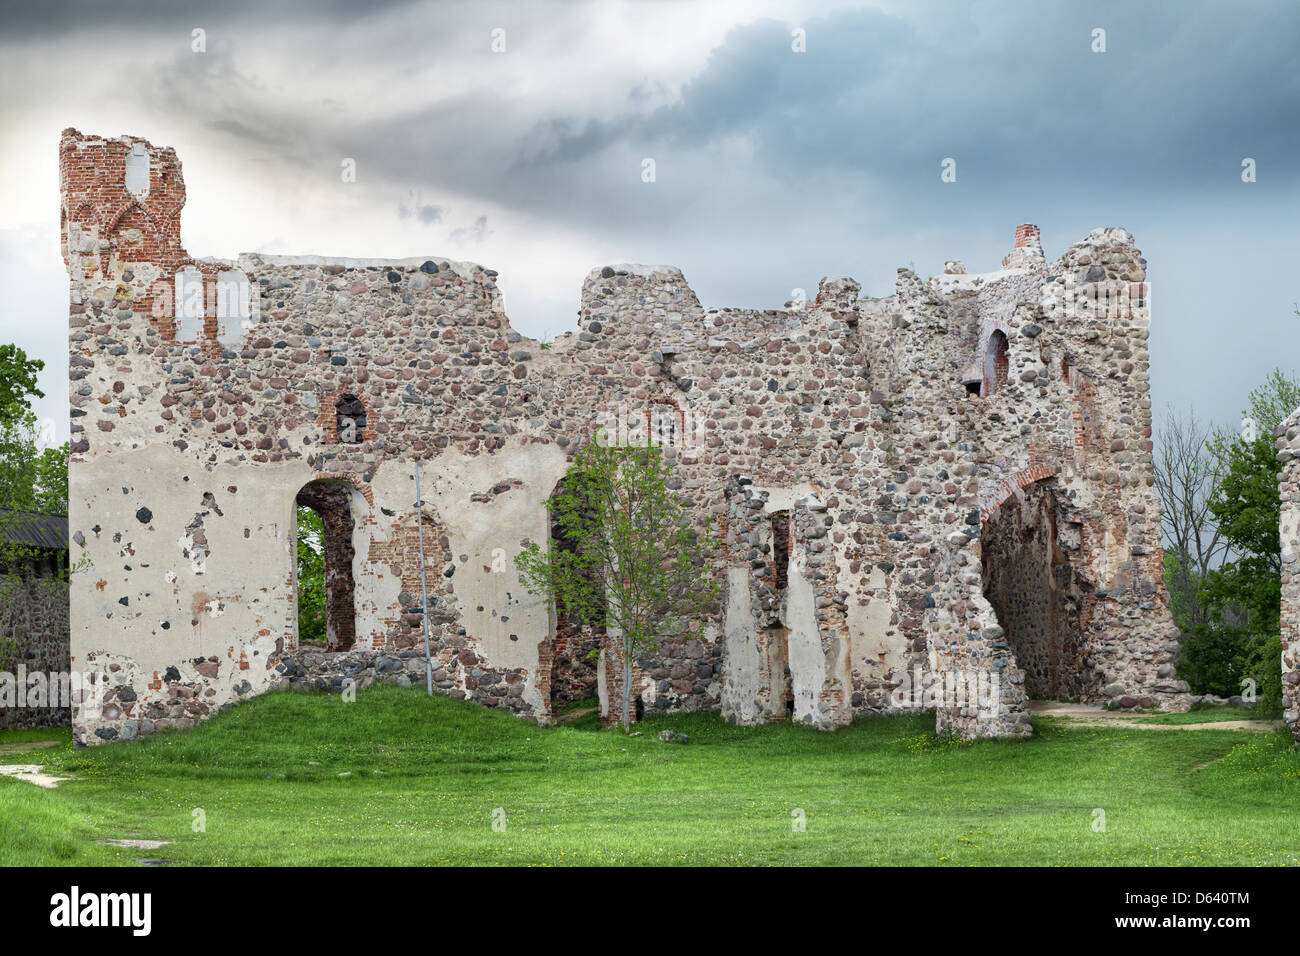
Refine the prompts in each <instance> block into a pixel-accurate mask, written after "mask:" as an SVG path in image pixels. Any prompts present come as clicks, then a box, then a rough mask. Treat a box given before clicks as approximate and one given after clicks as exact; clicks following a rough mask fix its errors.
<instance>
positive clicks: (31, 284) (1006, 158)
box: [0, 0, 1300, 440]
mask: <svg viewBox="0 0 1300 956" xmlns="http://www.w3.org/2000/svg"><path fill="white" fill-rule="evenodd" d="M0 18H2V21H3V27H2V28H0V30H2V32H0V288H2V289H3V290H4V294H3V295H2V296H0V342H16V343H17V344H19V345H20V346H21V347H22V348H24V349H25V350H26V351H27V352H28V354H29V355H32V356H35V357H39V358H41V359H43V360H44V361H45V362H46V368H45V370H44V372H43V373H42V375H41V379H40V384H41V388H42V389H43V390H44V392H45V393H46V397H45V398H44V399H42V400H40V401H39V402H38V403H37V410H38V414H40V415H41V416H42V417H43V418H45V419H48V420H49V421H50V422H52V423H53V425H52V428H53V429H54V434H55V435H56V437H57V439H58V440H63V439H64V438H66V437H67V430H68V429H67V338H66V336H67V277H66V273H65V271H64V266H63V262H62V259H61V258H60V255H59V236H58V202H59V200H58V141H59V134H60V131H61V130H62V129H64V128H65V127H69V126H72V127H76V128H78V129H80V130H81V131H82V132H83V133H87V134H94V135H102V136H119V135H123V134H129V135H132V136H140V137H143V138H145V139H148V140H150V141H151V142H152V143H154V144H155V145H159V146H172V147H174V148H175V149H176V150H177V152H178V154H179V156H180V159H181V161H182V163H183V165H184V170H185V182H186V187H187V189H188V201H187V204H186V208H185V213H184V216H183V220H182V239H183V242H184V245H185V247H186V248H187V250H188V251H189V253H190V254H191V255H194V256H196V257H206V256H217V257H222V258H234V257H235V256H237V255H238V254H240V253H243V252H267V253H278V254H320V255H335V256H355V257H364V258H381V257H394V258H406V257H414V256H439V257H446V258H451V259H459V260H469V261H473V262H478V263H481V264H483V265H484V266H486V267H488V268H491V269H495V270H497V271H498V272H499V273H500V276H499V279H498V282H499V284H500V286H501V289H502V293H503V296H504V300H505V306H506V311H507V313H508V314H509V316H510V319H511V322H512V324H513V325H514V327H515V328H516V329H518V330H519V331H521V332H523V333H524V334H526V335H530V336H535V337H540V338H550V337H553V336H555V335H558V334H563V333H564V332H567V331H570V330H572V329H574V328H575V327H576V315H577V308H578V295H579V289H580V287H581V283H582V280H583V277H584V276H585V275H586V274H587V272H588V271H589V270H590V269H591V268H593V267H595V266H601V265H605V264H610V263H623V262H640V263H647V264H670V265H676V266H678V267H680V268H681V269H682V270H683V272H684V273H685V275H686V277H687V279H688V281H689V282H690V284H691V286H692V287H693V288H694V289H695V291H696V293H697V295H698V296H699V298H700V300H701V302H702V303H703V304H704V306H705V307H706V308H712V307H724V306H736V307H746V308H778V307H780V306H781V305H782V303H784V302H786V301H787V300H788V299H790V298H791V297H792V295H793V294H794V290H795V289H805V290H808V291H809V293H810V294H811V293H812V292H813V291H815V289H816V287H817V282H818V280H819V279H820V278H821V277H822V276H825V275H849V276H853V277H854V278H856V279H857V280H858V281H859V282H861V283H862V286H863V292H864V294H868V295H876V296H880V295H889V294H891V293H892V292H893V289H894V276H895V270H896V269H897V268H898V267H899V266H911V267H913V268H915V269H916V270H917V271H918V272H919V273H920V274H921V275H923V276H926V275H933V274H937V273H939V272H942V271H943V264H944V261H945V260H948V259H960V260H962V261H963V262H964V263H965V265H966V267H967V270H968V271H970V272H985V271H992V270H994V269H997V268H998V267H999V264H1000V261H1001V258H1002V256H1003V255H1004V254H1005V253H1006V252H1007V250H1008V249H1009V248H1010V246H1011V242H1012V234H1013V231H1014V229H1015V226H1016V225H1017V224H1019V223H1022V222H1033V223H1037V224H1038V225H1039V226H1040V227H1041V228H1042V242H1043V246H1044V251H1045V252H1046V254H1047V257H1048V259H1049V260H1051V259H1053V258H1055V257H1057V256H1059V255H1060V254H1061V253H1062V252H1063V251H1064V250H1065V248H1066V247H1067V246H1069V245H1070V244H1071V243H1073V242H1077V241H1079V240H1081V239H1083V238H1084V237H1085V236H1086V235H1087V234H1088V232H1090V231H1091V230H1092V229H1094V228H1097V227H1100V226H1122V227H1124V228H1126V229H1128V230H1129V231H1130V232H1131V233H1133V235H1134V237H1135V239H1136V241H1137V244H1138V246H1139V248H1140V249H1141V250H1142V251H1143V253H1144V255H1145V256H1146V258H1147V260H1148V263H1149V266H1148V280H1149V282H1150V283H1151V303H1152V307H1151V319H1152V324H1151V338H1150V348H1151V389H1152V400H1153V404H1154V407H1155V409H1156V412H1157V415H1159V414H1161V413H1162V412H1163V410H1164V409H1166V408H1173V409H1175V410H1178V411H1180V412H1184V411H1187V410H1193V411H1195V413H1196V414H1197V415H1198V417H1199V418H1201V419H1202V420H1206V421H1212V422H1217V423H1219V424H1222V425H1225V426H1229V427H1232V426H1234V425H1235V423H1236V422H1237V421H1238V420H1239V418H1240V414H1241V411H1242V409H1243V408H1244V407H1245V405H1246V398H1247V393H1248V392H1249V391H1250V389H1251V388H1253V387H1255V386H1256V385H1258V384H1259V383H1261V382H1262V381H1263V379H1264V377H1265V376H1266V375H1267V374H1268V372H1269V371H1270V370H1271V369H1272V368H1274V367H1275V366H1277V367H1280V368H1281V369H1282V370H1283V371H1284V372H1287V373H1289V374H1300V317H1298V316H1297V315H1296V314H1295V311H1294V310H1295V308H1296V306H1295V303H1296V301H1297V300H1298V299H1300V270H1298V269H1297V264H1298V263H1300V238H1298V233H1297V227H1296V218H1297V216H1296V214H1297V212H1298V211H1300V122H1298V121H1297V120H1298V118H1300V70H1297V69H1296V66H1295V65H1296V60H1295V45H1296V41H1297V39H1300V4H1297V3H1295V2H1294V0H1278V2H1251V0H1239V2H1233V3H1209V2H1202V0H1179V2H1167V3H1154V2H1152V3H1134V2H1131V0H1123V2H1104V0H1102V2H1089V3H1087V4H1083V3H1078V2H1054V0H1037V2H1034V3H1022V2H1013V0H1004V2H967V3H958V2H933V3H931V2H924V0H908V2H878V3H836V2H824V3H817V2H777V0H718V2H699V0H695V2H673V0H663V2H648V0H647V2H621V0H595V2H580V0H551V2H537V3H516V4H507V3H500V2H492V0H477V2H466V3H452V2H436V0H435V2H398V0H387V2H383V0H380V2H367V3H357V2H354V0H347V2H344V0H322V2H316V3H305V2H301V3H300V2H278V3H269V2H266V0H232V2H227V3H223V4H219V5H218V4H213V3H211V2H210V0H203V2H196V0H175V2H168V3H161V2H160V3H155V4H140V3H132V2H129V0H117V2H114V3H112V4H105V3H96V2H73V0H41V2H39V3H27V4H23V5H21V6H17V5H15V6H13V7H12V8H9V6H8V5H6V9H5V10H4V12H3V14H0ZM1098 30H1102V31H1104V47H1105V48H1104V52H1101V51H1098V50H1097V49H1095V48H1096V47H1097V46H1098V38H1099V35H1098V34H1097V33H1096V31H1098ZM195 31H201V33H199V34H196V33H195ZM196 36H197V37H198V38H199V40H196ZM200 40H201V42H200ZM800 48H802V49H800ZM946 159H951V160H954V161H955V169H956V180H955V181H954V182H944V181H943V180H942V178H941V175H940V174H941V172H942V164H943V162H944V160H946ZM1248 159H1249V160H1253V167H1254V173H1255V176H1254V181H1253V182H1244V181H1243V162H1244V161H1246V160H1248ZM349 160H350V161H352V162H353V163H354V164H355V169H356V181H355V182H345V181H344V177H343V176H342V175H341V171H342V168H343V164H344V163H345V161H349ZM647 160H651V161H653V171H654V176H653V181H649V182H648V181H646V178H647V177H646V175H645V170H646V168H647Z"/></svg>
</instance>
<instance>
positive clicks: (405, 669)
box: [274, 648, 536, 720]
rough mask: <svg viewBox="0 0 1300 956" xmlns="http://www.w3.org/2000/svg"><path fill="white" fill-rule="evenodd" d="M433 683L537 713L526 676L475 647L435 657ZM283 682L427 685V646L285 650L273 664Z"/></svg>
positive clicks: (326, 686) (338, 688)
mask: <svg viewBox="0 0 1300 956" xmlns="http://www.w3.org/2000/svg"><path fill="white" fill-rule="evenodd" d="M433 668H434V670H433V686H434V689H435V690H437V691H438V692H440V693H443V694H446V695H447V696H448V697H454V698H456V699H457V700H474V701H477V702H478V703H481V704H483V705H485V706H487V707H500V708H503V709H505V710H509V711H512V712H514V713H516V714H518V715H519V716H521V717H524V718H525V719H533V720H535V719H536V717H535V716H534V715H532V714H531V708H530V707H529V705H528V704H527V703H526V702H525V701H524V699H523V692H524V682H525V678H524V675H523V674H520V673H518V672H514V671H501V670H495V669H492V668H488V667H486V666H484V665H483V663H482V662H481V661H479V660H477V658H475V655H474V653H473V651H470V650H468V649H467V650H465V651H463V652H462V653H461V655H460V656H459V657H453V658H451V659H450V660H440V659H438V658H437V657H435V658H434V661H433ZM274 669H275V671H276V672H277V673H278V674H279V677H280V680H279V683H281V684H282V685H287V686H289V687H292V688H315V689H318V690H329V691H335V692H342V691H343V690H345V689H346V688H347V681H349V680H352V681H355V682H356V686H357V687H358V688H361V687H369V686H370V685H371V684H373V683H374V682H375V681H377V680H382V681H388V682H390V683H393V684H399V685H401V686H403V687H410V686H411V685H412V684H415V685H419V686H424V682H425V676H424V675H425V658H424V650H423V649H422V648H421V649H419V650H414V649H411V650H404V651H391V652H386V651H367V650H360V651H320V650H314V649H311V650H304V649H301V648H300V649H299V650H298V652H297V653H295V654H286V655H284V656H283V657H282V658H281V659H280V662H279V663H278V664H277V665H276V666H275V668H274Z"/></svg>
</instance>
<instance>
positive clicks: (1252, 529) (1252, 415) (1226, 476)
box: [1180, 369, 1300, 710]
mask: <svg viewBox="0 0 1300 956" xmlns="http://www.w3.org/2000/svg"><path fill="white" fill-rule="evenodd" d="M1297 406H1300V381H1297V380H1295V379H1293V378H1290V377H1288V376H1286V375H1284V374H1282V372H1281V371H1279V370H1277V369H1274V371H1273V372H1272V373H1271V374H1270V375H1269V377H1268V378H1267V379H1266V380H1265V382H1264V384H1263V385H1261V386H1260V387H1259V388H1256V389H1255V390H1253V391H1252V392H1251V393H1250V407H1249V410H1248V411H1247V412H1246V413H1245V415H1244V416H1243V419H1242V424H1243V428H1242V431H1241V432H1240V433H1229V432H1216V434H1215V436H1214V438H1213V439H1211V441H1210V443H1209V447H1210V450H1211V452H1212V454H1213V455H1214V456H1215V457H1216V458H1217V460H1218V462H1219V469H1220V471H1219V482H1218V486H1217V488H1216V489H1215V492H1214V494H1213V496H1212V497H1211V498H1210V499H1209V510H1210V513H1211V514H1212V515H1213V517H1214V520H1215V521H1216V522H1217V525H1218V529H1219V533H1220V534H1221V536H1222V537H1223V540H1224V541H1225V542H1226V543H1227V546H1228V547H1229V549H1230V550H1231V552H1232V553H1233V554H1235V555H1236V556H1237V557H1236V558H1235V559H1234V560H1232V561H1226V562H1224V563H1223V564H1222V565H1221V566H1220V567H1218V568H1213V569H1210V570H1209V571H1208V572H1207V573H1206V575H1205V579H1204V582H1203V586H1202V594H1203V599H1204V601H1205V604H1206V606H1207V608H1208V611H1209V613H1208V617H1207V619H1206V621H1205V622H1204V623H1203V624H1201V625H1200V626H1199V627H1198V628H1197V630H1196V632H1195V633H1194V635H1193V637H1192V638H1191V639H1189V641H1188V643H1187V646H1186V647H1185V648H1184V651H1183V663H1182V664H1181V665H1180V668H1181V669H1182V671H1183V673H1184V674H1185V676H1186V678H1187V680H1188V682H1189V683H1191V684H1192V685H1193V686H1194V687H1197V689H1198V690H1202V691H1205V690H1207V689H1208V685H1207V684H1203V683H1198V681H1197V680H1196V679H1193V678H1194V676H1198V677H1201V678H1204V679H1206V680H1210V682H1211V683H1214V684H1216V685H1218V686H1221V680H1226V679H1228V678H1229V677H1230V678H1231V679H1232V680H1234V681H1235V682H1236V683H1235V686H1234V687H1233V688H1232V693H1238V692H1239V688H1240V686H1241V683H1240V681H1241V679H1242V678H1243V677H1251V676H1253V677H1255V678H1256V682H1257V690H1258V693H1259V703H1260V705H1261V706H1262V707H1263V708H1265V709H1267V710H1276V709H1278V708H1279V707H1280V705H1281V699H1282V667H1281V658H1282V644H1281V622H1280V617H1279V615H1280V604H1281V593H1282V591H1281V574H1282V555H1281V550H1282V549H1281V542H1280V540H1279V538H1278V520H1279V517H1280V514H1281V500H1280V497H1279V494H1278V487H1277V480H1278V474H1279V472H1280V471H1281V465H1280V463H1279V462H1278V460H1277V452H1276V448H1275V444H1274V439H1273V432H1274V430H1275V429H1276V427H1277V426H1278V424H1279V423H1280V422H1282V421H1283V420H1284V419H1285V418H1286V417H1287V416H1288V415H1289V414H1290V413H1291V412H1292V411H1293V410H1294V409H1295V408H1296V407H1297ZM1231 647H1235V648H1236V654H1235V657H1233V659H1232V661H1231V663H1230V664H1226V663H1224V661H1225V660H1226V658H1227V657H1228V656H1229V648H1231ZM1211 662H1218V663H1211ZM1211 671H1212V672H1213V673H1214V674H1216V675H1218V676H1216V677H1214V678H1209V677H1206V676H1205V675H1207V674H1210V673H1211ZM1211 692H1215V691H1211Z"/></svg>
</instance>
